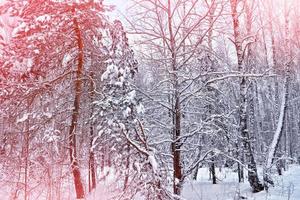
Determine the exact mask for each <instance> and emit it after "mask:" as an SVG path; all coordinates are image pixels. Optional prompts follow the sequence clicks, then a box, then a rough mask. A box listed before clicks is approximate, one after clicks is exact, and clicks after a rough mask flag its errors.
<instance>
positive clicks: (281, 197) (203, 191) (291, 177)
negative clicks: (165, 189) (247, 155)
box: [88, 165, 300, 200]
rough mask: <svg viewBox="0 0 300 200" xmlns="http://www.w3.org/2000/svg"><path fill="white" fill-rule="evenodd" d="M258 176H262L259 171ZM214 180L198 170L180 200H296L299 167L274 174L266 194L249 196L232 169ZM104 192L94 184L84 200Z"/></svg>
mask: <svg viewBox="0 0 300 200" xmlns="http://www.w3.org/2000/svg"><path fill="white" fill-rule="evenodd" d="M259 173H260V177H262V174H261V173H262V170H261V169H259ZM217 178H218V184H215V185H213V184H212V183H211V182H212V181H211V180H210V179H209V172H208V168H201V169H200V170H199V173H198V177H197V180H196V181H195V180H187V181H186V184H185V185H184V189H183V195H182V196H183V197H182V198H183V200H241V199H245V200H300V165H290V166H289V169H288V170H287V171H286V172H284V174H283V175H282V176H278V175H276V174H274V176H273V179H274V182H275V187H270V189H269V192H265V191H262V192H259V193H255V194H253V193H252V192H251V188H250V185H249V183H248V182H247V177H245V182H244V183H238V177H237V173H236V172H233V170H232V169H228V168H225V169H224V168H223V169H222V170H221V171H220V170H219V169H217ZM110 189H111V188H110ZM108 190H109V189H108V188H107V187H106V186H105V184H103V185H98V187H97V190H96V191H95V192H94V193H93V194H92V195H91V196H90V197H89V198H88V200H106V199H109V197H112V196H111V194H110V193H109V192H108ZM239 197H240V198H239ZM241 197H243V198H241Z"/></svg>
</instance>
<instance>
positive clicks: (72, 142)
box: [69, 9, 85, 199]
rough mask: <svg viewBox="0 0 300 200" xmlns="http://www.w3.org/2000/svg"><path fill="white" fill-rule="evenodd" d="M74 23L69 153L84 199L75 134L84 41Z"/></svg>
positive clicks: (79, 197) (80, 193)
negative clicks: (74, 65) (75, 56)
mask: <svg viewBox="0 0 300 200" xmlns="http://www.w3.org/2000/svg"><path fill="white" fill-rule="evenodd" d="M74 12H75V9H74ZM73 23H74V31H75V34H76V40H77V46H78V63H77V71H76V80H75V98H74V105H73V106H74V107H73V111H72V119H71V125H70V130H69V153H70V161H71V170H72V174H73V178H74V185H75V191H76V198H77V199H83V198H84V196H85V194H84V189H83V183H82V180H81V174H80V170H79V164H78V159H77V152H76V134H75V133H76V128H77V124H78V118H79V109H80V97H81V94H82V71H83V41H82V40H83V39H82V36H81V32H80V28H79V25H78V21H77V19H76V18H74V19H73Z"/></svg>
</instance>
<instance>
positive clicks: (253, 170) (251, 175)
mask: <svg viewBox="0 0 300 200" xmlns="http://www.w3.org/2000/svg"><path fill="white" fill-rule="evenodd" d="M230 3H231V12H232V13H231V15H232V20H233V31H234V42H235V48H236V54H237V59H238V71H239V72H241V73H244V69H243V54H244V53H243V52H244V51H243V47H242V38H241V34H240V28H239V19H238V16H239V15H238V13H237V4H238V1H237V0H230ZM239 86H240V96H239V100H240V102H239V104H240V105H239V116H240V120H239V121H240V125H239V128H240V130H239V131H240V134H241V137H242V144H243V150H244V152H245V158H246V161H247V164H248V169H249V170H248V181H249V183H250V186H251V187H252V190H253V192H259V191H262V190H263V189H264V187H263V185H262V184H261V183H260V181H259V178H258V175H257V167H256V162H255V159H254V155H253V150H252V146H251V138H250V134H249V132H248V127H247V101H246V95H247V80H246V78H245V77H244V76H243V77H241V78H240V79H239Z"/></svg>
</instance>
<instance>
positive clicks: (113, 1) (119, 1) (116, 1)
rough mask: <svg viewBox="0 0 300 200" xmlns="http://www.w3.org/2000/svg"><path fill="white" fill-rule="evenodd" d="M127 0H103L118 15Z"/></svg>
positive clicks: (122, 11) (123, 10)
mask: <svg viewBox="0 0 300 200" xmlns="http://www.w3.org/2000/svg"><path fill="white" fill-rule="evenodd" d="M0 1H1V0H0ZM128 2H129V1H128V0H104V4H110V5H115V6H116V10H115V11H114V16H118V17H120V13H123V14H124V13H125V9H126V6H127V4H128Z"/></svg>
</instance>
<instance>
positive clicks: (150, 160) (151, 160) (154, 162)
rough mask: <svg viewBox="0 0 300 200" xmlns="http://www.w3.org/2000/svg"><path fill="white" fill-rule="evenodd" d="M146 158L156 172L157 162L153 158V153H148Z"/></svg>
mask: <svg viewBox="0 0 300 200" xmlns="http://www.w3.org/2000/svg"><path fill="white" fill-rule="evenodd" d="M148 160H149V163H150V164H151V166H152V169H153V171H154V172H157V169H158V163H157V162H156V159H155V157H154V155H153V154H150V155H149V156H148Z"/></svg>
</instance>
